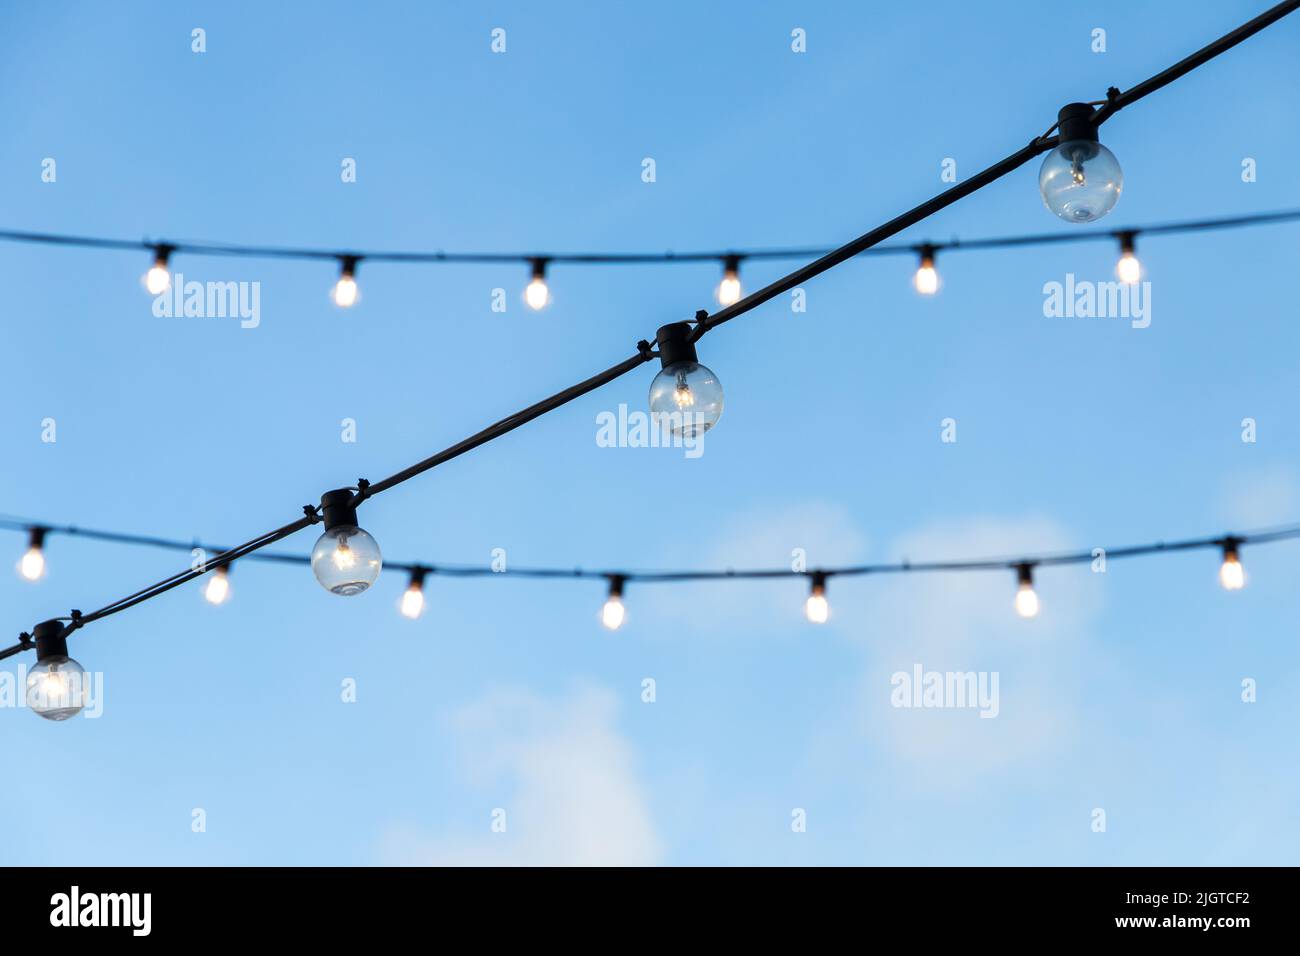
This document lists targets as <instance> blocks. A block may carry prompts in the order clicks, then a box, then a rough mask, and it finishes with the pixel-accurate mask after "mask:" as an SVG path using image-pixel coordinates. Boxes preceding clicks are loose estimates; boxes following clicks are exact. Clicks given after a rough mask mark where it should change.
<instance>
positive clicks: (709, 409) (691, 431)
mask: <svg viewBox="0 0 1300 956" xmlns="http://www.w3.org/2000/svg"><path fill="white" fill-rule="evenodd" d="M692 334H693V332H692V329H691V324H690V323H689V322H673V323H671V324H669V325H665V326H663V327H662V328H660V329H659V331H658V332H657V333H656V334H655V339H656V341H657V342H658V343H659V362H660V365H661V366H662V368H661V369H660V372H659V374H658V375H656V376H655V377H654V380H653V381H652V382H651V383H650V414H651V417H652V419H653V421H654V422H655V423H656V424H657V425H658V427H660V428H662V429H665V430H667V431H668V432H669V433H670V434H673V435H677V436H680V437H683V438H697V437H699V436H700V435H703V434H704V433H705V432H706V431H708V430H709V429H710V428H712V427H713V426H714V425H716V424H717V423H718V419H720V418H721V417H722V403H723V400H722V385H721V383H720V382H719V381H718V377H717V376H716V375H714V374H713V372H712V371H711V370H710V369H708V368H707V367H706V366H703V365H701V364H700V362H699V357H698V356H697V355H696V353H695V343H694V341H693V340H692Z"/></svg>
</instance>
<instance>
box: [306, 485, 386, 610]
mask: <svg viewBox="0 0 1300 956" xmlns="http://www.w3.org/2000/svg"><path fill="white" fill-rule="evenodd" d="M359 503H360V501H359V500H358V498H357V496H355V495H353V493H352V489H350V488H338V489H336V490H334V491H327V492H326V493H325V494H323V495H321V499H320V512H321V517H322V518H323V519H324V521H325V533H324V534H322V535H321V536H320V537H319V538H317V539H316V545H315V547H313V548H312V549H311V570H312V573H313V574H315V575H316V580H317V581H319V582H320V585H321V587H323V588H324V589H325V590H326V591H329V592H330V593H331V594H342V595H344V596H351V595H353V594H360V593H361V592H362V591H364V590H365V589H366V588H368V587H370V585H372V584H374V583H375V579H376V578H378V577H379V572H380V570H381V569H382V568H383V566H384V559H383V555H381V554H380V553H379V544H378V543H377V542H376V541H375V539H374V538H372V537H370V535H369V534H367V533H366V532H365V531H363V530H362V529H361V528H358V527H357V505H358V504H359Z"/></svg>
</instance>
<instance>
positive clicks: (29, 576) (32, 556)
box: [18, 528, 45, 581]
mask: <svg viewBox="0 0 1300 956" xmlns="http://www.w3.org/2000/svg"><path fill="white" fill-rule="evenodd" d="M44 545H45V529H44V528H32V529H31V531H30V532H28V538H27V550H26V551H25V552H23V556H22V557H21V558H20V559H19V560H18V575H19V577H21V578H22V579H23V580H24V581H39V580H40V579H41V578H43V577H44V576H45V551H44V550H43V547H44Z"/></svg>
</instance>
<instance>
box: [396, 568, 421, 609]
mask: <svg viewBox="0 0 1300 956" xmlns="http://www.w3.org/2000/svg"><path fill="white" fill-rule="evenodd" d="M424 574H425V572H424V570H423V569H417V570H415V571H412V572H411V583H410V584H408V585H407V586H406V590H405V591H403V592H402V600H401V603H400V604H399V605H398V609H399V610H400V611H401V612H402V617H405V618H408V619H410V620H412V621H414V620H415V619H416V618H418V617H419V616H420V615H421V614H423V613H424Z"/></svg>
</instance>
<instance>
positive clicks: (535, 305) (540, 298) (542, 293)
mask: <svg viewBox="0 0 1300 956" xmlns="http://www.w3.org/2000/svg"><path fill="white" fill-rule="evenodd" d="M524 301H525V302H527V303H528V307H529V308H530V309H533V310H534V311H538V312H540V311H541V310H542V309H544V308H546V303H548V302H550V301H551V290H550V289H548V288H547V287H546V280H545V279H542V278H534V279H533V281H532V282H530V283H528V285H527V286H526V287H525V288H524Z"/></svg>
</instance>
